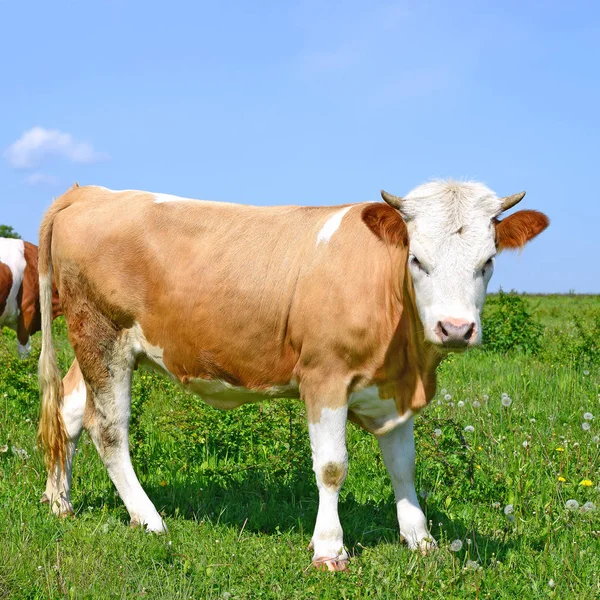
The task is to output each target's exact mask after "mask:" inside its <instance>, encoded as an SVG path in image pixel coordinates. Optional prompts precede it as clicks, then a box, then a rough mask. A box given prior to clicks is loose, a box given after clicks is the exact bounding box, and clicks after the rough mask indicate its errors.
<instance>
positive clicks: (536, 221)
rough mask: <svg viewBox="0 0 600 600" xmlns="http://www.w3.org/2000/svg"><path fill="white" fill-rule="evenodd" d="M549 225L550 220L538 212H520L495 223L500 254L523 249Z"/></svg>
mask: <svg viewBox="0 0 600 600" xmlns="http://www.w3.org/2000/svg"><path fill="white" fill-rule="evenodd" d="M549 224H550V219H548V217H547V216H546V215H545V214H544V213H541V212H538V211H537V210H520V211H518V212H516V213H513V214H512V215H510V216H509V217H506V219H502V221H495V223H494V225H495V227H496V246H497V248H498V252H502V250H515V249H517V248H522V247H523V246H524V245H525V244H526V243H527V242H528V241H529V240H532V239H533V238H534V237H535V236H536V235H538V234H540V233H542V231H544V229H546V227H548V225H549Z"/></svg>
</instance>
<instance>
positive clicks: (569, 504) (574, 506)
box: [565, 499, 579, 510]
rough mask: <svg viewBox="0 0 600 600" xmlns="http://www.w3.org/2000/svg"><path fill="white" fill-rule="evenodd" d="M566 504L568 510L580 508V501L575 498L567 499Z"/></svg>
mask: <svg viewBox="0 0 600 600" xmlns="http://www.w3.org/2000/svg"><path fill="white" fill-rule="evenodd" d="M565 506H566V507H567V510H577V509H578V508H579V502H577V500H573V499H571V500H567V501H566V502H565Z"/></svg>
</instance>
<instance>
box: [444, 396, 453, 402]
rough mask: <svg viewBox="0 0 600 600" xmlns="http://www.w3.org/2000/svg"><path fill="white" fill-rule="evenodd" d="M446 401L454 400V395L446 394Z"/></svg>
mask: <svg viewBox="0 0 600 600" xmlns="http://www.w3.org/2000/svg"><path fill="white" fill-rule="evenodd" d="M444 400H446V401H448V400H452V394H444Z"/></svg>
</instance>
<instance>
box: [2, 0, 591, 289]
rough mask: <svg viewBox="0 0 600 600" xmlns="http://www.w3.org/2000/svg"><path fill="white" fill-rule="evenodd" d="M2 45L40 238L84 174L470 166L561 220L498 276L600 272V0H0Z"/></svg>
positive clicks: (324, 198)
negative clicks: (48, 212) (44, 219)
mask: <svg viewBox="0 0 600 600" xmlns="http://www.w3.org/2000/svg"><path fill="white" fill-rule="evenodd" d="M0 52H1V55H2V56H3V60H2V62H1V64H0V82H1V84H0V85H1V88H0V90H1V93H0V114H1V115H2V118H0V181H1V182H2V190H1V195H0V197H1V200H0V207H1V209H0V222H1V223H7V224H10V225H13V226H14V227H15V228H16V229H17V231H19V232H20V233H21V235H22V236H23V237H24V238H26V239H30V240H35V239H36V238H37V227H38V225H39V222H40V219H41V216H42V214H43V211H44V210H45V208H46V207H47V206H48V205H49V204H50V202H51V201H52V198H53V197H55V196H58V195H59V194H60V193H62V192H63V191H64V190H65V189H66V188H68V187H69V186H70V185H71V184H72V183H73V182H74V181H75V180H77V181H79V182H80V183H81V184H87V183H94V184H100V185H105V186H107V187H112V188H115V189H123V188H136V189H146V190H151V191H155V192H168V193H173V194H179V195H184V196H189V197H196V198H210V199H217V200H227V201H235V202H244V203H249V204H340V203H346V202H357V201H363V200H373V199H377V198H378V197H379V196H378V192H379V190H380V189H381V188H385V189H387V190H388V191H390V192H392V193H394V194H397V195H402V194H404V193H406V192H408V191H409V190H410V189H411V188H413V187H415V186H416V185H418V184H420V183H423V182H424V181H427V180H428V179H430V178H432V177H448V176H452V177H456V178H461V177H469V178H475V179H479V180H481V181H484V182H485V183H487V184H488V185H489V186H490V187H492V189H494V190H495V191H496V192H497V193H498V194H501V195H508V194H512V193H514V192H517V191H520V190H527V196H526V198H525V200H523V202H522V203H521V206H523V207H524V208H535V209H540V210H543V211H544V212H546V213H547V214H548V215H549V216H550V218H551V220H552V225H551V227H550V228H549V229H548V230H547V231H546V232H545V233H544V234H542V236H540V238H539V239H538V240H536V241H534V242H532V243H531V244H530V246H528V247H527V248H526V249H525V251H524V252H523V253H522V254H521V255H519V254H507V255H505V256H502V257H501V258H500V259H499V260H498V263H497V266H496V272H495V274H494V277H493V279H492V283H491V288H490V289H497V288H498V286H500V285H501V286H502V287H503V288H505V289H511V288H515V289H517V290H520V291H529V292H566V291H569V290H570V289H574V290H575V291H577V292H595V293H599V292H600V277H599V274H600V266H599V265H600V262H599V260H598V259H599V257H600V235H599V234H598V222H599V217H600V209H599V201H598V200H599V198H598V196H599V194H598V189H597V188H596V185H595V184H596V181H597V180H596V177H597V171H598V167H599V158H600V156H599V151H598V145H599V142H600V117H599V106H600V77H599V75H600V68H599V65H600V5H599V4H598V3H594V2H577V1H575V2H569V3H565V2H553V1H551V2H541V1H538V2H526V1H519V2H516V1H504V2H491V1H488V2H484V1H482V0H479V1H472V2H465V1H454V2H448V1H443V2H442V1H438V2H425V1H411V2H404V1H402V2H375V1H370V2H354V1H348V0H345V1H343V2H342V1H340V2H329V1H326V0H325V1H324V0H319V1H316V0H315V1H313V0H310V1H306V2H292V1H290V2H280V1H279V2H275V1H258V2H248V1H246V2H241V1H231V2H218V3H217V2H210V3H209V2H177V1H171V2H168V3H166V2H161V3H157V2H143V3H142V2H137V1H135V2H125V1H124V0H120V1H106V2H91V1H90V2H83V1H82V0H80V1H78V2H75V1H72V2H63V1H60V0H58V1H55V2H51V3H50V2H39V1H27V2H16V1H14V0H13V1H8V0H0ZM36 128H38V129H36ZM19 140H21V141H20V142H19V143H17V142H18V141H19ZM15 143H17V146H13V145H14V144H15ZM10 148H12V150H9V149H10Z"/></svg>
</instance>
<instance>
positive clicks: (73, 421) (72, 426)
mask: <svg viewBox="0 0 600 600" xmlns="http://www.w3.org/2000/svg"><path fill="white" fill-rule="evenodd" d="M63 386H64V389H65V395H64V398H63V404H62V407H61V414H62V418H63V422H64V424H65V428H66V430H67V437H68V440H67V448H66V458H65V470H64V471H63V470H62V469H60V468H58V466H55V467H54V469H52V470H51V471H49V472H48V479H47V481H46V491H45V492H44V494H43V496H42V499H41V502H50V505H51V506H52V511H53V512H54V513H55V514H56V515H67V514H72V513H73V505H72V504H71V480H72V468H73V455H74V454H75V449H76V448H77V442H78V440H79V436H80V435H81V430H82V429H83V414H84V411H85V401H86V395H87V392H86V387H85V381H84V379H83V375H82V374H81V371H80V370H79V366H78V365H77V361H75V362H74V363H73V365H72V366H71V370H70V371H69V373H68V374H67V375H66V376H65V378H64V380H63Z"/></svg>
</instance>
